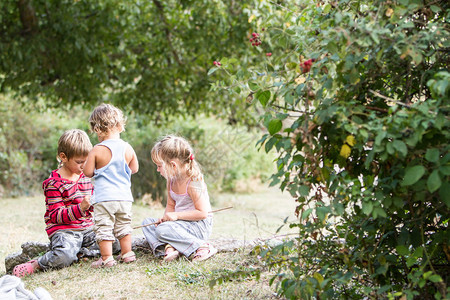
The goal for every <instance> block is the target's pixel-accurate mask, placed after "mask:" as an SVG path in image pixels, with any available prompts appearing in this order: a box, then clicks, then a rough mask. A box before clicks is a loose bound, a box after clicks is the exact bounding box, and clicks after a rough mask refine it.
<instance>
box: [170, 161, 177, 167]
mask: <svg viewBox="0 0 450 300" xmlns="http://www.w3.org/2000/svg"><path fill="white" fill-rule="evenodd" d="M170 166H171V167H172V168H174V169H175V168H176V167H177V163H176V162H175V161H173V160H171V161H170Z"/></svg>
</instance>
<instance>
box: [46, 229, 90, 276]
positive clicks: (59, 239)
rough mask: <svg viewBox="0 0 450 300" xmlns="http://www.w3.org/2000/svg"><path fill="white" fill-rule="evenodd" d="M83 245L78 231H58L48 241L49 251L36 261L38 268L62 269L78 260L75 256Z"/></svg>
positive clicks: (81, 235)
mask: <svg viewBox="0 0 450 300" xmlns="http://www.w3.org/2000/svg"><path fill="white" fill-rule="evenodd" d="M82 243H83V234H82V233H81V232H78V231H59V232H57V233H55V234H54V235H53V236H52V237H51V239H50V251H48V252H47V253H45V254H44V255H43V256H41V257H40V258H39V259H38V263H39V267H40V268H42V269H44V270H46V269H48V268H63V267H67V266H69V265H71V264H72V263H74V262H76V261H77V260H78V257H77V254H78V252H79V251H80V249H81V245H82Z"/></svg>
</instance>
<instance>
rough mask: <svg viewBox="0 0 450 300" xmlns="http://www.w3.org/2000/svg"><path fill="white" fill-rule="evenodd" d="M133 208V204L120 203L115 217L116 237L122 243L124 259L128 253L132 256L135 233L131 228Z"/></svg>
mask: <svg viewBox="0 0 450 300" xmlns="http://www.w3.org/2000/svg"><path fill="white" fill-rule="evenodd" d="M131 207H132V202H128V201H127V202H125V201H123V202H118V209H117V212H116V215H115V217H116V220H115V223H114V236H115V237H116V238H117V239H118V240H119V242H120V249H121V251H120V253H121V254H122V257H123V256H124V255H125V254H127V253H128V254H129V255H131V241H132V238H131V233H132V232H133V228H132V227H131V214H132V213H131ZM133 255H134V253H133Z"/></svg>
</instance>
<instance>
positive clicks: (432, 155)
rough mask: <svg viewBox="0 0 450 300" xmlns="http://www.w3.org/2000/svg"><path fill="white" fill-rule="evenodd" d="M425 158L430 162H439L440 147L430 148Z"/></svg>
mask: <svg viewBox="0 0 450 300" xmlns="http://www.w3.org/2000/svg"><path fill="white" fill-rule="evenodd" d="M425 159H426V160H428V161H429V162H433V163H435V162H438V160H439V150H438V149H435V148H433V149H428V150H427V153H426V154H425Z"/></svg>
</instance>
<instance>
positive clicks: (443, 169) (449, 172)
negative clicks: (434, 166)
mask: <svg viewBox="0 0 450 300" xmlns="http://www.w3.org/2000/svg"><path fill="white" fill-rule="evenodd" d="M439 171H441V173H442V174H444V175H447V176H448V175H450V166H441V167H440V168H439Z"/></svg>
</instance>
